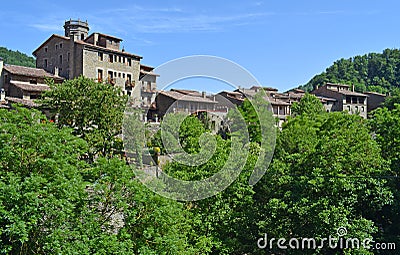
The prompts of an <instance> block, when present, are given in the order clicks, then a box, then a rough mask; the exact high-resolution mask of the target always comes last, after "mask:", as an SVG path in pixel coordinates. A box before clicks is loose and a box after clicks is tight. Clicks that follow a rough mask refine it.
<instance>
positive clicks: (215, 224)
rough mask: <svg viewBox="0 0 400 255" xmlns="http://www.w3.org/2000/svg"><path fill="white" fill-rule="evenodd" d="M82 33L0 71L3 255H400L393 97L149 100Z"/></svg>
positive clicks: (343, 88)
mask: <svg viewBox="0 0 400 255" xmlns="http://www.w3.org/2000/svg"><path fill="white" fill-rule="evenodd" d="M89 31H90V30H89V23H88V22H87V21H82V20H67V21H65V23H64V34H63V35H57V34H53V35H50V36H49V37H48V38H47V39H46V40H44V41H43V43H42V44H40V45H38V46H37V47H36V49H33V55H34V56H35V58H36V59H35V62H36V63H35V67H27V66H23V64H22V63H23V62H19V64H20V65H15V62H13V63H14V65H13V64H11V63H7V61H8V62H10V61H9V58H5V60H6V61H4V60H3V59H1V58H0V74H1V76H0V89H1V93H0V94H1V97H0V119H1V122H0V130H1V132H0V144H1V146H0V233H1V235H0V236H1V237H0V254H87V255H89V254H90V255H92V254H102V255H103V254H129V255H130V254H187V255H192V254H194V255H198V254H222V255H228V254H229V255H230V254H234V255H245V254H248V255H250V254H253V255H262V254H276V255H286V254H287V255H291V254H293V255H297V254H332V255H342V254H355V255H358V254H363V255H373V254H378V255H380V254H399V252H396V250H398V247H399V246H398V245H399V244H400V231H399V230H400V186H399V185H400V182H399V178H400V173H399V171H400V139H399V137H400V128H399V127H400V104H399V102H400V91H396V90H386V91H383V90H381V91H380V92H382V93H377V92H367V90H369V89H370V88H371V87H365V89H360V84H361V83H357V82H356V80H354V79H349V80H351V81H355V82H354V83H353V82H342V81H346V80H344V79H342V80H341V79H339V78H338V79H335V77H333V76H329V75H330V74H323V75H322V76H325V75H326V77H328V76H329V78H327V79H325V78H324V79H322V78H321V79H319V81H323V82H315V83H313V84H311V86H308V88H307V89H306V88H305V87H303V88H305V89H304V90H303V89H299V88H295V89H291V90H289V91H286V92H280V91H278V89H276V88H271V87H265V86H260V85H258V84H241V86H240V87H238V88H236V89H235V90H232V91H220V92H218V93H216V94H209V93H206V92H204V91H194V90H188V89H177V88H174V89H170V90H168V91H166V90H160V89H159V88H157V82H159V84H161V80H160V74H158V73H157V69H156V68H154V67H152V66H149V65H145V64H144V63H143V62H142V60H143V59H144V58H143V57H142V56H140V55H137V54H135V53H131V52H129V49H125V48H124V47H122V48H121V41H122V39H121V38H118V37H115V36H112V35H107V34H103V33H100V32H94V33H89ZM0 53H1V51H0ZM0 57H1V54H0ZM395 57H396V58H397V59H398V67H399V68H397V69H399V72H398V76H393V80H396V79H398V80H400V78H396V77H400V51H399V52H398V55H396V56H395ZM29 60H30V65H31V66H32V65H33V61H32V60H33V59H29ZM385 61H386V60H385ZM396 63H397V62H396ZM365 65H368V64H365ZM393 66H394V64H393ZM397 69H396V70H397ZM393 70H394V68H393ZM363 73H367V72H363ZM374 75H375V74H374ZM374 75H371V77H370V78H372V77H376V76H374ZM365 76H368V75H365ZM332 77H333V78H332ZM351 77H353V76H351ZM328 80H329V81H332V82H326V81H328ZM365 80H366V82H365V83H370V82H369V81H370V80H371V79H369V80H367V79H365ZM372 80H373V79H372ZM333 81H334V82H333ZM347 81H348V80H347ZM380 81H381V82H383V81H386V80H384V79H383V80H380ZM346 83H348V84H346ZM370 84H371V85H372V86H376V85H379V84H374V83H370ZM53 85H55V86H53ZM364 85H365V84H364ZM390 85H393V86H397V87H398V84H397V83H391V84H390ZM310 87H312V89H309V88H310ZM370 90H373V89H370ZM375 91H376V90H375ZM389 91H391V93H393V94H392V95H391V96H390V94H389V93H388V94H387V95H386V94H384V93H386V92H389ZM392 91H393V92H392ZM395 93H398V94H395ZM121 94H123V96H122V95H121ZM260 95H262V98H264V99H265V100H267V101H268V102H270V107H269V108H268V109H267V108H263V109H261V110H262V111H258V110H260V109H257V107H256V105H252V104H251V103H250V102H249V100H247V99H252V98H254V99H256V100H254V101H255V102H257V103H258V102H260V101H261V102H262V103H265V101H263V100H262V98H261V97H259V96H260ZM127 98H128V99H129V100H128V103H129V104H131V106H132V111H130V110H131V109H129V107H125V106H126V105H125V103H126V102H127V100H126V99H127ZM258 100H259V101H258ZM129 104H127V105H128V106H129ZM21 105H22V107H21ZM265 105H266V104H263V106H265ZM236 106H238V107H237V108H238V111H239V112H240V114H241V115H240V116H239V117H240V118H241V119H242V120H243V122H242V123H243V125H241V124H242V123H238V124H237V123H233V124H232V122H233V121H232V119H234V117H236V116H234V114H232V115H230V114H231V113H235V112H234V111H230V109H232V108H236ZM260 108H261V107H260ZM38 110H39V111H38ZM40 111H42V112H40ZM171 112H172V113H182V112H183V113H187V114H191V116H187V115H184V114H182V115H180V114H176V115H172V114H171V115H167V114H168V113H171ZM259 113H261V114H259ZM271 113H272V114H271ZM54 114H55V115H56V116H55V115H54ZM272 115H273V116H274V118H272ZM166 116H168V117H171V119H169V118H168V117H166ZM182 116H183V118H182V119H180V117H182ZM204 116H205V118H203V117H204ZM175 117H176V118H175ZM204 120H205V121H206V122H205V121H204ZM225 120H228V121H227V122H225ZM229 121H231V123H229ZM161 122H162V123H163V125H160V123H161ZM164 124H165V125H164ZM225 124H226V125H225ZM270 124H271V125H270ZM229 125H230V126H229ZM161 126H164V127H165V126H166V127H167V128H165V129H164V130H160V127H161ZM227 126H228V127H229V128H226V127H227ZM230 127H232V128H230ZM241 127H246V128H244V130H245V131H248V132H238V129H240V128H241ZM278 127H279V128H278ZM177 130H179V132H176V131H177ZM221 130H222V131H223V132H219V131H221ZM161 131H163V132H161ZM164 131H165V132H164ZM210 131H212V132H210ZM225 131H226V132H225ZM228 131H229V132H228ZM239 131H240V130H239ZM176 133H179V134H176ZM247 133H248V134H247ZM163 136H164V137H163ZM132 137H133V138H134V139H131V138H132ZM164 138H166V139H167V140H168V141H166V140H163V139H164ZM127 145H128V146H127ZM204 152H206V153H204ZM192 156H193V157H192ZM237 170H239V171H237ZM153 177H154V178H153ZM166 177H168V178H166ZM170 177H171V178H170ZM215 177H216V178H215ZM175 180H178V181H179V182H176V181H175ZM221 180H222V181H221ZM225 180H228V181H229V182H227V186H226V185H225V184H224V181H225ZM254 180H255V181H254ZM181 181H182V182H181ZM202 181H205V182H204V183H205V184H206V185H204V186H201V185H198V184H199V183H201V182H202ZM152 184H155V186H156V187H157V188H160V189H152V187H151V185H152ZM187 184H189V185H187ZM192 184H193V185H192ZM221 187H222V188H221ZM215 188H218V190H217V189H215ZM219 188H221V189H219ZM160 190H161V192H160ZM209 191H212V192H210V193H208V192H209ZM188 194H189V196H187V195H188ZM191 195H194V196H191ZM343 233H344V234H343ZM267 239H268V240H267ZM328 239H329V245H328V244H327V242H326V241H327V240H328ZM330 239H335V240H332V244H331V240H330ZM281 240H290V241H289V242H288V243H287V244H288V245H289V246H287V245H286V246H285V247H283V248H282V246H281V244H282V243H281ZM274 241H275V242H274ZM324 241H325V243H324ZM366 243H368V245H365V244H366ZM268 244H269V245H268ZM282 245H283V244H282ZM319 245H320V246H319ZM288 248H290V249H288Z"/></svg>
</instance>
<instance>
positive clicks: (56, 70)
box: [54, 66, 59, 76]
mask: <svg viewBox="0 0 400 255" xmlns="http://www.w3.org/2000/svg"><path fill="white" fill-rule="evenodd" d="M58 70H59V69H58V67H57V66H56V67H54V76H58V74H59V72H58Z"/></svg>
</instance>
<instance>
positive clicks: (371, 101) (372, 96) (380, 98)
mask: <svg viewBox="0 0 400 255" xmlns="http://www.w3.org/2000/svg"><path fill="white" fill-rule="evenodd" d="M364 94H366V95H367V96H368V102H367V111H368V113H370V112H371V111H373V110H375V109H376V108H378V107H380V106H381V105H382V104H383V102H385V99H386V95H385V94H380V93H377V92H364Z"/></svg>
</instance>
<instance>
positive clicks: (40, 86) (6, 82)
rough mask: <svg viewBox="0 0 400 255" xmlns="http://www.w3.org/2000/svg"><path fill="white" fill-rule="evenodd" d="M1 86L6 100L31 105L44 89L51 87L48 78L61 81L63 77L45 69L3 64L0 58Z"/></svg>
mask: <svg viewBox="0 0 400 255" xmlns="http://www.w3.org/2000/svg"><path fill="white" fill-rule="evenodd" d="M0 66H1V67H2V68H1V70H2V71H1V73H0V86H1V89H2V90H4V94H5V99H6V101H10V102H17V103H22V104H24V105H26V106H29V107H34V106H36V104H35V103H34V102H33V100H34V99H37V98H39V97H40V95H41V93H42V92H43V91H46V90H48V89H49V86H47V85H46V81H45V80H46V79H53V80H54V82H56V83H61V82H62V81H63V78H61V77H58V76H55V75H53V74H50V73H48V72H46V71H45V70H43V69H38V68H31V67H24V66H16V65H7V64H6V65H3V61H2V60H0Z"/></svg>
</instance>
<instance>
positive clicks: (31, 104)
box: [6, 97, 39, 107]
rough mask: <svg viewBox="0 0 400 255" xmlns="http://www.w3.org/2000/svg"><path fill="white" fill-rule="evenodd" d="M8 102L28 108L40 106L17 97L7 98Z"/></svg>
mask: <svg viewBox="0 0 400 255" xmlns="http://www.w3.org/2000/svg"><path fill="white" fill-rule="evenodd" d="M6 100H7V101H9V102H12V103H17V104H22V105H24V106H27V107H38V106H39V104H37V103H35V102H33V101H32V100H27V99H22V98H17V97H6Z"/></svg>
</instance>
